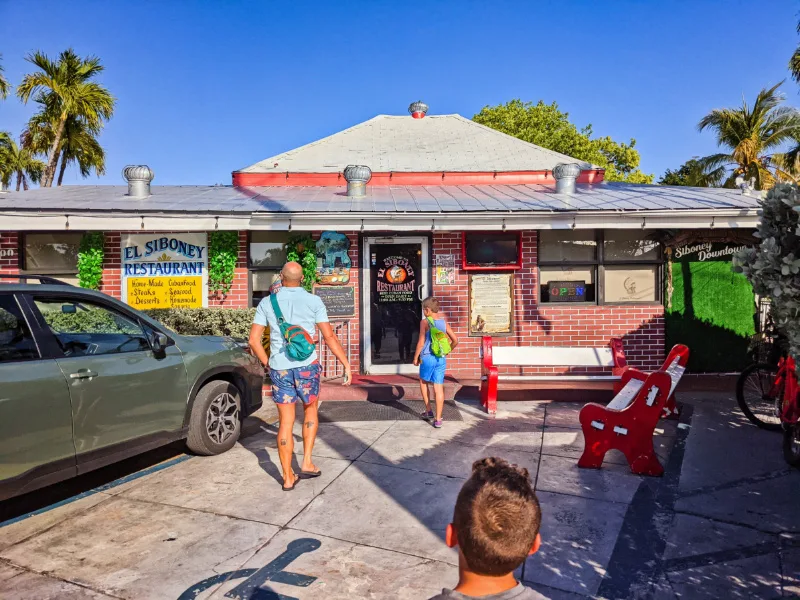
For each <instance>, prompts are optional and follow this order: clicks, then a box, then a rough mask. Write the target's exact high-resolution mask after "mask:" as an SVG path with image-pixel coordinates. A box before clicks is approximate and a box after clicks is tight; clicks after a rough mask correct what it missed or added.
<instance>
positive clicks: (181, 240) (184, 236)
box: [121, 233, 208, 309]
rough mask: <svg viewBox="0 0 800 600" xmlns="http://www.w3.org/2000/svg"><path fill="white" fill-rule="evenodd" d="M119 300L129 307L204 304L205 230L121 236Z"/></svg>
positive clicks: (206, 287)
mask: <svg viewBox="0 0 800 600" xmlns="http://www.w3.org/2000/svg"><path fill="white" fill-rule="evenodd" d="M121 256H122V299H123V301H124V302H127V303H128V304H129V305H131V306H132V307H133V308H138V309H149V308H201V307H205V306H208V236H207V235H206V234H205V233H169V234H160V235H159V234H155V233H154V234H138V233H137V234H129V235H123V236H122V244H121Z"/></svg>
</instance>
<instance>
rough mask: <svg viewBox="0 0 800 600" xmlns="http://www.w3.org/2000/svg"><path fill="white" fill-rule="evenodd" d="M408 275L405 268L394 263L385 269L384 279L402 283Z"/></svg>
mask: <svg viewBox="0 0 800 600" xmlns="http://www.w3.org/2000/svg"><path fill="white" fill-rule="evenodd" d="M406 277H408V273H406V270H405V268H403V267H401V266H400V265H395V266H393V267H391V268H390V269H388V270H387V271H386V280H387V281H388V282H389V283H403V282H404V281H405V280H406Z"/></svg>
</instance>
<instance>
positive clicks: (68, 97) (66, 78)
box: [17, 48, 115, 187]
mask: <svg viewBox="0 0 800 600" xmlns="http://www.w3.org/2000/svg"><path fill="white" fill-rule="evenodd" d="M26 60H27V61H28V62H30V63H31V64H33V65H35V66H36V67H38V68H39V69H40V70H39V71H37V72H34V73H29V74H28V75H25V77H23V79H22V83H20V84H19V87H18V88H17V95H18V96H19V97H20V99H21V100H22V101H23V102H25V103H27V102H28V100H30V99H31V97H34V98H35V100H36V101H37V102H40V103H42V104H44V105H45V106H47V107H48V108H49V109H51V110H53V111H56V114H58V122H57V124H56V127H55V136H54V137H53V141H52V144H51V146H50V150H49V152H48V158H47V166H46V167H45V172H44V177H43V181H42V185H43V186H44V187H50V186H52V185H53V179H54V178H55V172H56V164H57V162H58V156H59V148H60V147H61V140H62V137H63V136H64V131H65V129H66V126H67V120H68V119H69V117H71V116H72V117H79V118H81V119H83V120H85V122H86V123H87V125H88V126H89V127H92V128H97V129H99V128H101V127H102V126H103V123H104V122H105V121H107V120H108V119H110V118H111V115H112V114H113V113H114V103H115V99H114V97H113V96H112V95H111V94H110V93H109V91H108V90H107V89H106V88H104V87H103V86H101V85H100V84H98V83H96V82H94V81H91V80H92V78H94V77H95V76H96V75H99V74H100V73H102V72H103V69H104V67H103V65H101V64H100V59H99V58H97V57H95V56H89V57H87V58H85V59H84V58H80V57H79V56H78V55H77V54H75V52H74V51H73V50H72V49H71V48H70V49H69V50H65V51H64V52H62V53H61V54H60V55H59V57H58V62H53V61H51V60H50V59H49V58H48V57H47V56H46V55H45V54H43V53H41V52H35V53H34V54H32V55H29V56H27V57H26Z"/></svg>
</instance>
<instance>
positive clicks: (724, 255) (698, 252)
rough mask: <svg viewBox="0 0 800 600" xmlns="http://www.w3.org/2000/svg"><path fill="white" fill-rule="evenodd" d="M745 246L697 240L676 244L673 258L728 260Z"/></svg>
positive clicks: (683, 260) (697, 260)
mask: <svg viewBox="0 0 800 600" xmlns="http://www.w3.org/2000/svg"><path fill="white" fill-rule="evenodd" d="M746 247H747V246H743V245H741V244H732V243H730V242H698V243H696V244H686V245H683V246H677V247H676V248H675V250H674V254H673V258H674V260H675V261H676V262H707V261H729V260H731V259H732V257H733V255H734V254H735V253H736V252H738V251H739V250H743V249H744V248H746Z"/></svg>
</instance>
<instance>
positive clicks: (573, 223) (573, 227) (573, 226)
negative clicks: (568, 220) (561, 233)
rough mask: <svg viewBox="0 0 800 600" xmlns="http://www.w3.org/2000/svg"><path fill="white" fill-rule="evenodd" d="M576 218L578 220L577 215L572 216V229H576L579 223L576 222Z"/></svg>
mask: <svg viewBox="0 0 800 600" xmlns="http://www.w3.org/2000/svg"><path fill="white" fill-rule="evenodd" d="M576 220H577V218H576V217H572V229H575V228H576V227H577V226H578V224H577V223H576Z"/></svg>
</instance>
